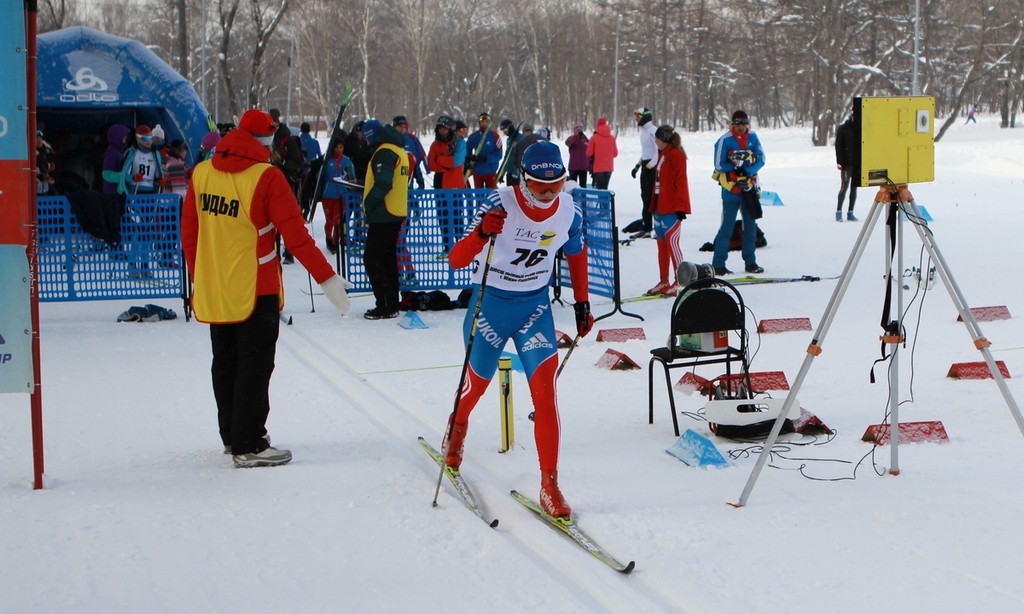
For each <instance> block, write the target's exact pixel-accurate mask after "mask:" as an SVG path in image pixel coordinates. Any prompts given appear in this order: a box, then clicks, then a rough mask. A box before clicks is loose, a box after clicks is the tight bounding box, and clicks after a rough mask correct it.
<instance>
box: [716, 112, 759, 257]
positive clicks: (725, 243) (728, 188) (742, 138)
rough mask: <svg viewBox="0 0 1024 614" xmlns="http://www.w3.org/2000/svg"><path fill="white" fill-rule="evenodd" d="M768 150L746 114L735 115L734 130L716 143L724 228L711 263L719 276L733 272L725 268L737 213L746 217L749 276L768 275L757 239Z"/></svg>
mask: <svg viewBox="0 0 1024 614" xmlns="http://www.w3.org/2000/svg"><path fill="white" fill-rule="evenodd" d="M764 162H765V158H764V150H763V149H762V148H761V141H760V139H758V138H757V134H755V133H753V132H751V131H750V118H748V117H747V114H746V112H744V111H736V112H735V113H733V114H732V128H731V129H730V130H729V132H727V133H725V134H723V135H722V136H721V137H720V138H719V139H718V142H717V143H715V175H714V176H715V178H716V179H717V180H718V183H719V185H721V186H722V225H721V227H719V229H718V234H717V235H716V236H715V253H714V257H713V258H712V260H711V264H712V266H714V267H715V275H728V274H730V273H732V271H730V270H729V269H727V268H725V259H726V257H727V256H728V255H729V237H730V236H732V231H733V227H734V226H735V225H736V214H737V213H740V214H742V216H743V245H742V251H741V253H742V255H743V262H744V263H745V265H746V268H745V269H744V270H746V272H747V273H764V269H763V268H761V267H760V266H759V265H758V264H757V258H756V256H755V254H754V249H755V245H754V240H755V239H756V237H757V218H759V217H761V205H760V204H759V202H758V193H759V191H760V190H759V188H758V184H757V172H758V171H760V170H761V167H763V166H764Z"/></svg>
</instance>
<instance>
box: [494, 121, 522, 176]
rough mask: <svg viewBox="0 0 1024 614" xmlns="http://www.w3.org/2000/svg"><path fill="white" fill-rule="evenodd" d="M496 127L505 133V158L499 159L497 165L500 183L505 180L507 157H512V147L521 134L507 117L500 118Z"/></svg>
mask: <svg viewBox="0 0 1024 614" xmlns="http://www.w3.org/2000/svg"><path fill="white" fill-rule="evenodd" d="M498 129H499V130H501V133H502V134H504V135H505V159H503V160H502V161H501V165H500V166H498V183H501V182H502V181H504V180H505V172H506V171H507V170H508V159H509V158H511V157H512V150H513V149H514V147H513V146H514V145H515V144H516V141H518V140H519V137H520V136H522V135H520V134H519V128H517V127H516V125H515V124H513V123H512V120H511V119H509V118H507V117H506V118H505V119H503V120H501V123H500V124H499V125H498Z"/></svg>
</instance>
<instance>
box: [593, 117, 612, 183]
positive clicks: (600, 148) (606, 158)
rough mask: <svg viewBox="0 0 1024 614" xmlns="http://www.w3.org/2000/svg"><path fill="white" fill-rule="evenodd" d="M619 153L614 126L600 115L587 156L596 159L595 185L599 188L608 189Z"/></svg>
mask: <svg viewBox="0 0 1024 614" xmlns="http://www.w3.org/2000/svg"><path fill="white" fill-rule="evenodd" d="M618 155H619V148H618V147H617V146H616V145H615V137H614V136H613V135H612V127H611V126H610V125H609V124H608V120H607V119H606V118H604V117H599V118H598V119H597V127H596V128H594V136H592V137H591V138H590V142H589V143H588V144H587V157H588V158H593V159H594V170H593V173H594V187H595V188H597V189H598V190H607V189H608V182H609V181H611V179H612V171H614V170H615V157H616V156H618Z"/></svg>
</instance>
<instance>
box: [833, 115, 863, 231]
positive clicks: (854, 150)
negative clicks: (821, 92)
mask: <svg viewBox="0 0 1024 614" xmlns="http://www.w3.org/2000/svg"><path fill="white" fill-rule="evenodd" d="M836 168H838V169H839V175H840V180H841V181H842V183H841V184H840V185H839V202H838V203H836V221H837V222H842V221H843V200H845V199H846V189H847V187H849V189H850V206H849V208H848V209H847V210H846V219H847V220H849V221H851V222H856V221H857V216H855V215H854V214H853V205H854V203H856V202H857V182H858V178H859V177H860V136H859V135H858V134H857V126H856V125H855V124H854V123H853V116H852V115H851V116H850V117H848V118H846V121H845V122H843V123H842V124H841V125H840V126H839V128H837V129H836Z"/></svg>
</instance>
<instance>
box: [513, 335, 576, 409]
mask: <svg viewBox="0 0 1024 614" xmlns="http://www.w3.org/2000/svg"><path fill="white" fill-rule="evenodd" d="M579 342H580V334H579V333H576V338H575V339H573V340H572V343H570V344H569V351H567V352H566V353H565V357H564V358H562V364H560V365H558V371H555V381H556V382H557V381H558V376H559V375H561V374H562V369H564V368H565V363H567V362H569V357H570V356H572V351H573V350H575V349H576V345H577V344H579ZM526 417H527V418H529V420H530V422H533V421H534V412H532V411H531V412H530V413H529V415H527V416H526Z"/></svg>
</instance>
